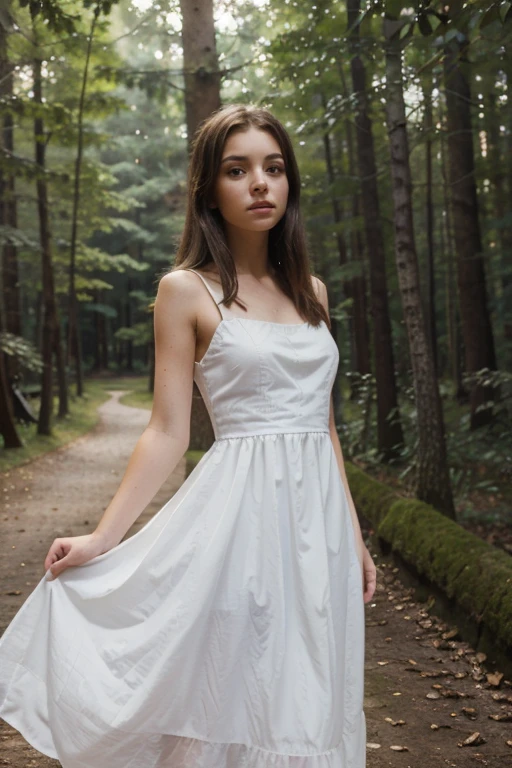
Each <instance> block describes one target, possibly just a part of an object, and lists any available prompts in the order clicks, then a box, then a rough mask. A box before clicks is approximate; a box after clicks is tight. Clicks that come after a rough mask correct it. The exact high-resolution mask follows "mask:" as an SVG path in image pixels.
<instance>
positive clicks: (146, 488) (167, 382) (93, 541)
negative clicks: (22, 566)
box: [45, 271, 198, 576]
mask: <svg viewBox="0 0 512 768" xmlns="http://www.w3.org/2000/svg"><path fill="white" fill-rule="evenodd" d="M197 296H198V288H197V283H196V281H195V280H190V277H189V275H188V273H184V272H180V271H176V272H173V273H170V274H168V275H165V276H164V277H163V278H162V279H161V281H160V284H159V287H158V293H157V298H156V302H155V310H154V327H155V388H154V400H153V409H152V412H151V416H150V419H149V423H148V426H147V427H146V428H145V430H144V432H143V433H142V435H141V436H140V438H139V440H138V441H137V444H136V446H135V449H134V451H133V453H132V455H131V457H130V460H129V462H128V465H127V468H126V471H125V474H124V476H123V479H122V481H121V483H120V485H119V488H118V490H117V491H116V493H115V495H114V497H113V498H112V501H111V502H110V504H109V505H108V507H107V508H106V510H105V512H104V513H103V515H102V517H101V519H100V521H99V523H98V525H97V527H96V529H95V531H94V532H93V533H91V534H89V535H87V536H76V537H69V538H67V539H56V540H55V541H54V542H53V544H52V546H51V548H50V550H49V552H48V555H47V557H46V560H45V568H46V569H48V568H50V567H51V572H52V575H53V576H58V575H59V573H61V572H62V571H63V570H64V569H65V568H67V567H68V566H71V565H82V564H83V563H85V562H87V561H88V560H90V559H91V558H92V557H95V556H96V555H98V554H101V553H103V552H106V551H108V550H109V549H112V547H114V546H116V545H117V544H118V543H119V542H120V541H121V539H122V538H123V536H124V535H125V533H126V532H127V531H128V529H129V528H130V526H131V525H132V524H133V523H134V522H135V520H137V518H138V517H139V515H140V514H141V513H142V512H143V510H144V509H145V507H146V506H147V505H148V504H149V502H150V501H151V500H152V499H153V497H154V496H155V494H156V493H157V492H158V490H159V489H160V488H161V486H162V485H163V483H164V482H165V480H166V479H167V478H168V477H169V475H170V473H171V472H172V471H173V470H174V468H175V467H176V465H177V463H178V462H179V460H180V459H181V457H182V456H183V454H184V453H185V451H186V450H187V448H188V445H189V437H190V411H191V404H192V382H193V375H194V357H195V324H196V313H195V307H196V306H197Z"/></svg>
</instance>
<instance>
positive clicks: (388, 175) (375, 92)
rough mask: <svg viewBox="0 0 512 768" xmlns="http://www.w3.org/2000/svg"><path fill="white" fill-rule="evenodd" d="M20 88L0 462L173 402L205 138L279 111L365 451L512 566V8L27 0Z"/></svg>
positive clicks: (343, 382) (12, 121) (6, 205)
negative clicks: (175, 323)
mask: <svg viewBox="0 0 512 768" xmlns="http://www.w3.org/2000/svg"><path fill="white" fill-rule="evenodd" d="M0 70H1V71H0V105H1V123H2V126H1V128H2V130H1V151H0V238H1V250H2V262H1V270H0V274H1V278H0V280H1V288H2V290H1V302H0V433H1V437H0V445H1V446H2V447H1V448H0V460H1V461H2V462H3V463H2V464H1V466H0V468H3V469H7V468H9V467H11V466H14V464H16V463H17V462H18V461H21V460H23V461H26V460H27V457H30V456H32V455H37V454H38V453H40V452H42V451H44V450H46V448H45V445H47V446H50V447H51V446H55V445H56V444H58V443H59V440H66V439H70V437H72V436H76V435H77V434H79V433H80V431H81V430H82V431H84V430H85V429H86V427H87V424H89V421H90V419H89V421H88V420H87V419H88V418H89V416H88V417H87V418H85V416H84V408H87V407H90V406H91V404H92V405H93V406H94V408H96V406H97V404H98V402H99V400H98V398H99V399H100V400H101V397H104V396H105V393H104V387H106V386H107V385H109V383H110V386H111V387H115V386H118V385H119V382H122V383H123V384H124V387H125V388H128V389H131V390H133V393H132V398H134V399H135V401H137V402H139V403H146V405H147V404H148V403H149V402H150V398H151V391H152V375H153V363H154V346H153V318H152V312H151V303H152V301H153V300H154V297H155V293H156V287H157V284H158V280H159V278H160V277H161V276H162V275H163V274H164V273H165V272H166V271H167V270H168V269H169V268H170V267H171V266H172V264H173V254H174V252H175V249H176V243H177V241H178V239H179V236H180V232H181V228H182V225H183V220H184V204H185V189H186V182H187V161H188V150H189V146H190V142H191V140H192V138H193V135H194V133H195V131H196V129H197V127H198V125H199V124H200V123H201V121H202V120H204V119H205V117H207V116H208V115H209V114H210V113H211V112H212V111H213V110H215V109H216V108H218V107H219V106H220V105H221V104H226V103H230V102H240V103H253V104H260V105H265V106H268V107H269V108H270V109H271V110H272V111H273V113H274V114H275V115H276V116H277V117H278V118H280V119H281V120H282V121H283V123H284V124H285V126H286V128H287V130H288V131H289V133H290V135H291V137H292V140H293V143H294V147H295V150H296V153H297V157H298V160H299V167H300V170H301V177H302V193H301V194H302V210H303V216H304V219H305V222H306V226H307V232H308V238H309V244H310V252H311V264H312V271H313V272H314V273H315V274H317V275H318V276H320V277H321V279H323V280H324V281H325V283H326V285H327V286H328V292H329V300H330V307H331V316H332V332H333V335H334V338H335V340H336V342H337V344H338V347H339V350H340V366H339V370H338V376H337V381H336V383H335V387H334V390H333V395H334V401H335V406H336V418H337V426H338V430H339V434H340V439H341V442H342V445H343V449H344V452H345V455H346V457H347V458H349V459H351V460H352V461H353V462H355V463H356V464H357V465H358V466H359V467H362V468H363V469H365V470H366V471H367V472H368V473H369V474H371V475H372V476H373V477H375V478H376V479H380V480H383V481H385V482H387V483H389V484H391V485H392V486H393V487H395V488H399V489H400V492H401V493H403V494H405V495H412V496H415V497H416V498H418V499H420V500H422V501H424V502H427V503H428V504H431V505H433V506H434V507H435V508H436V509H437V510H439V511H440V512H442V514H444V515H446V516H448V517H449V518H452V519H455V520H457V521H458V522H460V523H461V524H463V525H466V526H467V527H470V528H472V529H473V530H475V531H478V532H479V534H481V535H483V536H486V537H487V538H488V539H489V540H490V541H491V543H497V544H499V546H501V547H504V548H505V549H506V550H507V551H509V552H511V551H512V536H511V534H510V503H511V501H512V439H511V435H512V432H511V393H512V386H511V385H512V381H511V374H510V371H511V370H512V365H511V363H512V307H511V303H512V207H511V200H512V103H511V99H510V82H511V78H512V3H511V2H490V1H489V0H473V2H462V0H454V1H453V2H452V1H450V2H435V1H432V2H429V1H428V0H410V2H401V1H400V0H385V1H384V0H381V1H379V0H375V1H372V0H368V1H366V2H365V1H364V0H363V1H361V0H346V2H345V1H342V0H317V2H316V3H314V4H310V3H301V2H298V1H295V0H279V1H278V0H252V2H248V1H245V0H215V2H213V0H197V2H195V3H194V4H192V3H190V2H187V0H181V2H178V1H177V0H159V1H158V2H156V1H155V2H153V0H133V2H128V1H126V2H115V0H100V1H98V2H95V0H83V1H82V2H80V1H79V0H61V1H59V0H37V1H36V0H19V1H18V2H14V0H11V1H10V2H9V1H8V2H4V3H3V4H2V8H1V11H0ZM98 382H100V383H101V387H103V389H101V392H100V389H99V388H98ZM197 399H198V394H197V393H196V398H195V400H197ZM84 404H85V405H84ZM196 407H197V409H199V410H198V412H199V415H198V416H197V418H196V423H197V425H198V426H197V430H198V434H199V433H201V435H202V433H203V432H205V430H204V424H203V429H202V427H201V421H203V422H204V413H202V415H201V411H200V404H196ZM66 430H67V431H66ZM206 434H207V430H206ZM205 439H206V440H207V439H208V435H207V437H206V438H205ZM45 441H46V442H45ZM202 441H204V440H203V437H198V438H197V440H196V446H195V447H198V448H199V447H202V448H204V447H205V445H202ZM16 457H21V458H16ZM489 526H490V527H489Z"/></svg>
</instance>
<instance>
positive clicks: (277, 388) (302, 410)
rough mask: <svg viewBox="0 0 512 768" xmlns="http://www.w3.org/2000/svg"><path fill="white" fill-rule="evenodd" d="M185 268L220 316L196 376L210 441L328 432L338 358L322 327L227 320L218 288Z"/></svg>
mask: <svg viewBox="0 0 512 768" xmlns="http://www.w3.org/2000/svg"><path fill="white" fill-rule="evenodd" d="M190 271H193V272H195V274H196V275H198V276H199V277H200V278H201V280H202V281H203V283H204V285H205V286H206V288H207V290H208V292H209V293H210V295H211V297H212V298H213V300H214V301H215V303H216V304H217V307H218V309H219V314H220V318H221V319H220V322H219V325H218V326H217V328H216V330H215V333H214V335H213V338H212V340H211V342H210V345H209V347H208V349H207V351H206V353H205V355H204V356H203V357H202V359H201V361H200V362H199V363H195V372H194V381H195V382H196V384H197V386H198V388H199V391H200V392H201V395H202V397H203V400H204V402H205V405H206V407H207V409H208V413H209V415H210V418H211V421H212V425H213V430H214V434H215V439H216V440H219V439H225V438H230V437H246V436H249V435H262V434H279V433H288V432H316V431H318V432H326V431H328V430H329V404H330V394H331V389H332V385H333V382H334V377H335V375H336V370H337V367H338V362H339V353H338V348H337V345H336V343H335V341H334V339H333V338H332V336H331V333H330V331H329V329H328V327H327V325H326V324H325V322H324V321H322V322H321V323H320V325H318V326H312V325H310V324H309V323H276V322H270V321H266V320H255V319H251V318H246V317H238V316H228V315H229V313H228V312H226V309H225V308H224V305H223V304H221V303H220V302H221V300H222V295H221V294H220V293H219V291H218V290H217V289H216V288H214V287H213V286H212V284H211V282H210V281H209V280H207V279H206V278H205V277H204V276H203V275H201V274H200V273H199V272H198V271H196V270H190Z"/></svg>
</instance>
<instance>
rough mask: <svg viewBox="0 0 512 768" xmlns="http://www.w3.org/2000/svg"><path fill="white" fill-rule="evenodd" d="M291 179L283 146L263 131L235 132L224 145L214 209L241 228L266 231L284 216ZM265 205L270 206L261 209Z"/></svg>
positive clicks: (213, 203) (233, 225)
mask: <svg viewBox="0 0 512 768" xmlns="http://www.w3.org/2000/svg"><path fill="white" fill-rule="evenodd" d="M287 202H288V179H287V176H286V169H285V167H284V159H283V156H282V154H281V150H280V148H279V144H278V143H277V141H276V140H275V139H274V137H273V136H272V135H271V134H270V133H267V132H266V131H263V130H260V129H259V128H254V127H251V128H248V129H247V130H246V131H236V132H234V133H232V134H231V135H230V136H229V138H228V140H227V141H226V144H225V146H224V151H223V152H222V160H221V165H220V169H219V173H218V175H217V181H216V182H215V185H214V190H213V200H212V203H211V206H212V207H213V208H218V209H219V211H220V213H221V215H222V218H223V219H224V221H225V222H226V223H227V224H229V225H231V226H232V227H236V228H239V229H244V230H250V231H252V232H263V231H267V230H269V229H272V227H275V225H276V224H277V223H278V222H279V220H280V219H281V218H282V217H283V216H284V213H285V211H286V205H287ZM261 203H267V205H266V206H264V207H259V206H260V205H261Z"/></svg>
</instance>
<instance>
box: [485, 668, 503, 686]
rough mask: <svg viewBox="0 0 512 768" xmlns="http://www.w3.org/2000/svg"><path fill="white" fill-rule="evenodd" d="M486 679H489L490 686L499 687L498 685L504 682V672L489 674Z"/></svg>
mask: <svg viewBox="0 0 512 768" xmlns="http://www.w3.org/2000/svg"><path fill="white" fill-rule="evenodd" d="M486 678H487V682H488V683H489V684H490V685H495V686H496V687H498V685H499V684H500V683H501V681H502V680H503V672H489V673H488V674H487V675H486Z"/></svg>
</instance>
